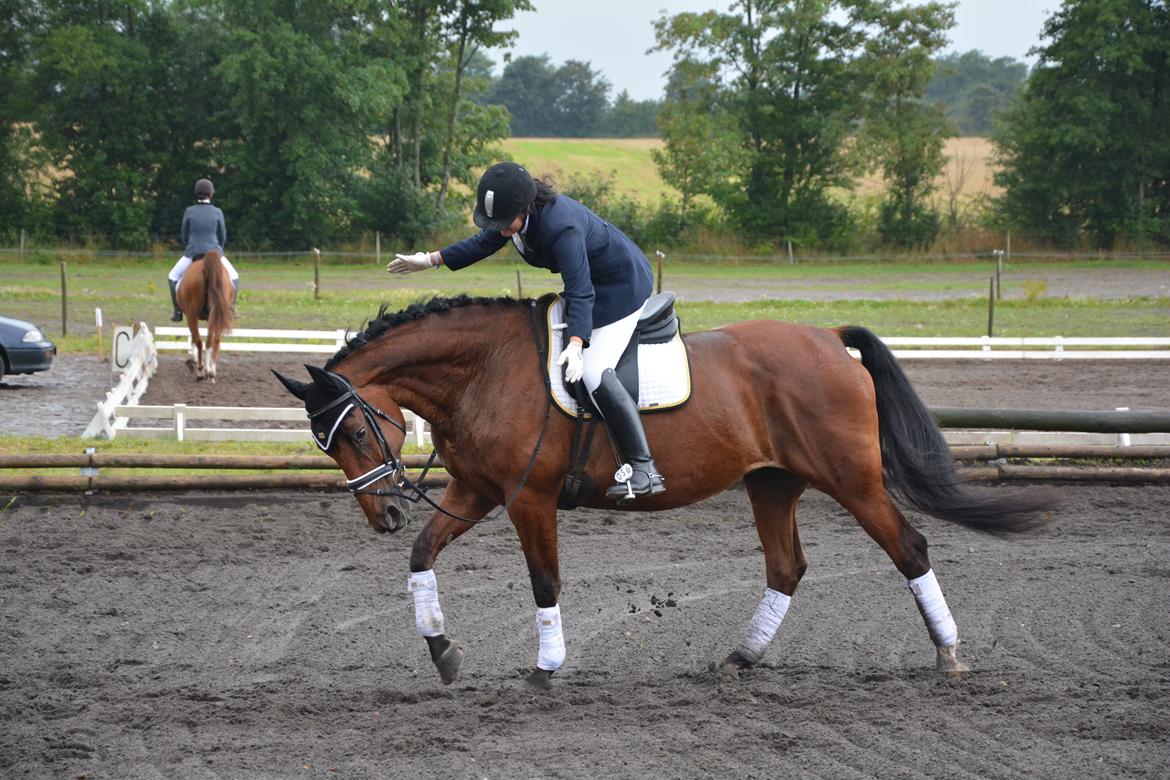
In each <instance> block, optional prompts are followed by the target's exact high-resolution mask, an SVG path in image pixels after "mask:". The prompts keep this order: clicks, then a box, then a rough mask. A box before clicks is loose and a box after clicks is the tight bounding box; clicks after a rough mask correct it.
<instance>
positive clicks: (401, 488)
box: [309, 301, 553, 525]
mask: <svg viewBox="0 0 1170 780" xmlns="http://www.w3.org/2000/svg"><path fill="white" fill-rule="evenodd" d="M529 306H530V308H531V311H530V317H529V322H530V324H531V326H532V332H533V336H534V337H535V339H536V352H537V356H538V357H539V359H540V374H541V376H542V377H543V379H544V384H545V397H546V398H547V399H548V402H547V404H546V405H545V409H544V422H543V423H542V424H541V427H540V436H539V437H538V438H537V439H536V446H535V447H534V448H533V450H532V457H530V458H529V459H528V465H527V466H526V467H525V469H524V474H523V475H522V476H521V477H520V483H519V484H518V485H516V489H515V490H513V491H512V495H511V496H509V497H508V499H507V501H505V502H504V504H503V506H501V507H500V508H499V509H497V510H496V511H495V512H493V513H492V514H491V515H489V516H488V517H484V518H480V519H479V520H475V519H473V518H470V517H464V516H463V515H459V514H455V513H454V512H451V511H450V510H447V509H444V508H443V507H441V506H439V505H438V504H437V503H435V501H434V499H432V498H431V497H430V496H428V495H427V492H426V489H425V488H423V487H422V481H423V480H424V479H426V476H427V472H428V471H430V469H431V466H432V465H433V464H434V462H435V458H436V457H437V456H438V451H436V450H432V451H431V457H430V458H429V459H427V462H426V465H425V466H424V467H423V471H422V474H420V475H419V477H418V480H417V481H416V480H412V479H411V478H410V477H408V476H406V467H405V466H404V465H403V464H402V461H400V460H399V459H398V457H397V456H395V454H394V451H393V450H392V449H391V448H390V445H389V444H387V443H386V437H385V436H383V435H382V426H380V425H379V424H378V422H377V419H375V418H380V419H382V420H385V421H386V422H388V423H390V424H391V425H393V426H394V427H395V428H397V429H398V430H400V431H402V433H403V434H404V435H405V434H406V426H405V425H403V424H402V423H400V422H398V421H397V420H395V419H394V418H392V417H390V415H388V414H386V413H385V412H383V411H382V410H381V409H378V408H377V407H375V406H373V405H371V404H370V403H369V402H368V401H366V399H364V398H362V397H361V395H360V394H359V393H358V391H357V390H356V389H355V388H354V387H353V385H351V384H350V383H349V380H347V379H346V378H345V377H343V376H341V375H340V374H333V376H334V377H335V378H336V379H337V380H340V382H341V383H342V385H343V386H344V389H345V392H343V393H342V394H341V395H339V396H338V397H337V398H335V399H333V400H332V401H330V402H329V403H328V404H326V405H325V406H323V407H321V408H320V409H318V410H316V411H314V412H310V413H309V419H310V420H312V419H313V418H315V417H320V416H321V415H323V414H325V413H326V412H328V411H330V410H331V409H335V408H336V407H338V406H340V405H341V404H343V403H346V402H347V401H348V402H349V406H348V407H347V408H346V409H344V410H343V411H342V412H341V414H340V415H339V416H338V418H337V420H336V421H335V422H334V424H333V429H334V430H336V429H337V427H338V426H339V425H340V424H341V421H342V420H344V419H345V417H346V416H347V415H348V414H349V413H350V412H351V411H353V410H354V408H356V409H357V410H358V411H360V412H361V414H362V416H363V417H364V418H365V420H366V425H367V426H368V427H369V428H370V429H371V430H373V432H374V440H375V441H376V442H377V443H378V450H379V452H380V454H381V456H382V463H381V465H379V466H375V467H374V468H372V469H370V470H369V471H367V472H366V473H365V474H361V475H360V476H357V477H354V478H353V479H346V481H345V486H346V487H347V488H348V489H349V491H350V492H351V493H353V494H354V495H355V496H397V497H399V498H401V499H403V500H405V501H409V502H410V503H412V504H418V503H420V502H425V503H426V504H429V505H430V506H431V507H433V508H434V509H436V510H438V511H439V512H442V513H443V514H445V515H447V516H448V517H450V518H453V519H455V520H459V521H461V522H464V523H471V524H473V525H474V524H478V523H486V522H487V521H489V520H494V519H496V518H497V517H498V516H499V515H500V514H501V513H502V512H506V511H507V509H508V507H509V506H511V505H512V502H513V501H515V500H516V497H517V496H519V495H520V491H521V490H522V489H523V488H524V485H525V484H526V483H527V482H528V477H529V476H530V475H531V474H532V469H533V467H534V466H535V465H536V457H537V455H538V454H539V453H540V448H541V445H542V444H544V436H545V433H547V431H548V420H549V417H550V416H551V413H552V404H553V402H552V393H551V392H550V388H549V384H550V382H549V378H548V374H547V373H546V371H545V365H547V362H548V361H547V350H546V349H545V347H544V345H543V344H542V342H541V339H540V329H539V326H538V324H537V319H538V318H537V314H538V311H537V309H536V301H531V302H529ZM314 443H317V442H316V440H315V439H314ZM317 446H318V447H320V448H321V449H322V450H324V451H325V452H326V453H327V452H329V449H330V448H331V447H332V446H333V438H332V435H330V437H329V441H328V443H327V445H326V446H322V445H321V444H320V443H317ZM382 480H387V481H388V483H389V488H377V489H370V486H371V485H374V484H375V483H377V482H381V481H382Z"/></svg>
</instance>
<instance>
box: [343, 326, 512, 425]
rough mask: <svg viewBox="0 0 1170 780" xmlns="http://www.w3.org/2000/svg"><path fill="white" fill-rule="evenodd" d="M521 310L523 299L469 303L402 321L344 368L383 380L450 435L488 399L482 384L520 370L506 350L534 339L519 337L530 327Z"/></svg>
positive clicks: (358, 381)
mask: <svg viewBox="0 0 1170 780" xmlns="http://www.w3.org/2000/svg"><path fill="white" fill-rule="evenodd" d="M523 316H524V315H523V314H522V313H521V312H520V310H519V308H518V307H517V309H516V310H491V311H488V310H484V309H480V308H478V307H467V308H465V309H453V310H451V311H449V312H446V313H444V314H441V315H431V316H428V317H426V318H424V319H421V320H418V321H417V322H411V323H406V324H403V325H399V326H397V327H396V328H394V329H393V330H391V331H389V332H387V333H386V334H385V335H384V336H382V337H381V338H379V339H378V340H377V341H375V342H371V343H370V344H369V345H368V346H367V347H365V348H363V349H361V350H359V351H357V352H355V353H353V355H351V356H350V358H348V359H347V360H345V361H343V364H341V365H339V366H338V370H340V371H341V372H342V373H343V374H345V375H347V376H349V378H350V381H351V382H352V383H353V384H354V386H355V387H359V388H360V387H362V386H364V385H367V384H374V385H379V386H381V387H383V388H385V390H386V392H387V393H388V394H389V395H390V397H391V398H393V399H394V401H395V402H396V403H397V404H398V405H399V406H401V407H403V408H406V409H410V410H411V411H413V412H414V413H416V414H418V415H419V416H421V417H422V418H423V419H425V420H427V421H428V422H429V423H431V425H432V427H434V428H436V429H438V430H440V431H443V432H444V433H445V434H448V435H449V432H453V431H458V430H460V429H461V428H462V427H463V426H464V425H465V423H464V422H462V421H463V420H464V418H465V417H466V416H468V415H471V414H474V410H475V408H476V407H477V406H478V405H479V404H480V403H482V402H483V400H484V396H485V395H486V394H485V393H478V392H477V390H478V389H479V388H480V387H486V386H493V385H496V386H499V385H501V384H502V383H503V382H504V381H505V380H506V377H507V375H508V373H509V372H510V371H512V370H514V366H515V360H516V359H517V357H516V356H515V355H512V356H509V355H508V354H507V353H508V351H512V352H515V351H516V347H517V346H519V347H520V348H521V349H523V347H525V346H527V344H528V342H527V341H524V340H522V339H520V340H518V338H517V336H518V335H519V336H521V337H522V336H523V334H524V333H527V330H523V331H521V330H520V329H519V327H518V326H522V325H523ZM528 341H531V339H530V338H529V340H528ZM509 346H511V347H512V349H511V350H509V349H508V348H509ZM351 362H352V364H351ZM502 386H503V387H506V386H507V385H502Z"/></svg>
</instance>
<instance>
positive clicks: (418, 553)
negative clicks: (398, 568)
mask: <svg viewBox="0 0 1170 780" xmlns="http://www.w3.org/2000/svg"><path fill="white" fill-rule="evenodd" d="M440 506H442V507H443V509H445V510H446V511H448V512H451V513H452V514H455V515H459V516H460V517H466V518H468V519H470V520H479V519H480V518H482V517H483V516H484V515H486V514H487V513H488V512H490V511H491V508H492V507H493V506H495V503H494V502H493V501H491V500H490V499H486V498H484V497H483V496H480V495H479V494H477V493H474V492H472V491H471V489H470V488H468V487H467V486H466V485H465V484H464V483H462V482H460V481H459V480H451V482H450V483H449V484H448V485H447V489H446V491H444V493H443V501H442V503H441V504H440ZM473 527H474V526H473V525H472V524H471V523H467V522H464V521H462V520H457V519H455V518H453V517H451V516H450V515H446V514H443V513H442V512H435V514H434V515H433V516H432V517H431V520H430V522H428V523H427V524H426V525H425V526H423V528H422V530H421V531H419V532H418V536H417V537H415V540H414V547H413V548H412V549H411V552H410V577H409V578H407V584H406V588H407V590H408V591H409V592H410V594H411V596H412V597H413V599H414V624H415V628H417V629H418V633H419V635H420V636H422V638H423V639H424V640H426V643H427V649H428V650H429V651H430V654H431V662H432V663H434V665H435V668H436V669H438V671H439V677H440V679H442V681H443V684H444V685H450V684H451V683H453V682H455V680H456V679H457V678H458V677H459V668H460V667H461V666H462V665H463V648H462V647H460V646H459V643H458V642H456V641H455V640H454V639H451V638H450V637H448V636H447V634H446V630H447V629H446V626H445V625H444V622H443V610H442V609H441V608H440V607H439V586H438V583H437V582H436V581H435V572H434V566H435V559H436V558H438V557H439V552H440V551H441V550H442V549H443V548H444V547H446V546H447V545H448V544H450V543H451V542H452V541H453V540H454V539H455V538H456V537H458V536H460V535H461V534H463V533H464V532H465V531H468V530H470V529H471V528H473Z"/></svg>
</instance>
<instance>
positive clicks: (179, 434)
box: [175, 404, 187, 441]
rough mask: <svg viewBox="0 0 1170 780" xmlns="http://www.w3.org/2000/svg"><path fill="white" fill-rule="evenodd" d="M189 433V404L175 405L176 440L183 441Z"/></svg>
mask: <svg viewBox="0 0 1170 780" xmlns="http://www.w3.org/2000/svg"><path fill="white" fill-rule="evenodd" d="M186 433H187V404H175V438H176V439H177V440H179V441H183V440H185V438H186Z"/></svg>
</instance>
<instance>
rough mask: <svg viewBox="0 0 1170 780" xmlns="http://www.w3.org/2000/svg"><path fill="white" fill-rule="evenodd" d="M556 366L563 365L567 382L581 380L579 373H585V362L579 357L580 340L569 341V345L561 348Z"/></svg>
mask: <svg viewBox="0 0 1170 780" xmlns="http://www.w3.org/2000/svg"><path fill="white" fill-rule="evenodd" d="M557 365H558V366H564V367H565V381H566V382H568V383H569V384H573V383H574V382H580V381H581V375H582V374H584V373H585V363H584V360H583V359H582V358H581V342H579V341H570V342H569V346H567V347H565V348H564V349H563V350H561V359H560V360H558V361H557Z"/></svg>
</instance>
